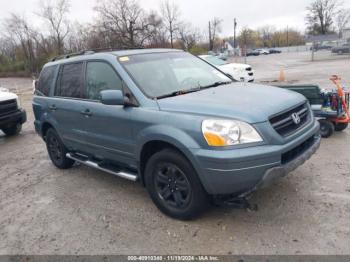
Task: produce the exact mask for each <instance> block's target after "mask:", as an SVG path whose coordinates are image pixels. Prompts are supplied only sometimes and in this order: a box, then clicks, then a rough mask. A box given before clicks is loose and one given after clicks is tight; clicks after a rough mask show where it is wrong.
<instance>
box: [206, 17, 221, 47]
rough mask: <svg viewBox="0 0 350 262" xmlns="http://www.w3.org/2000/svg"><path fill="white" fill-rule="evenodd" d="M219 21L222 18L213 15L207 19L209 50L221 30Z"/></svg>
mask: <svg viewBox="0 0 350 262" xmlns="http://www.w3.org/2000/svg"><path fill="white" fill-rule="evenodd" d="M221 23H222V20H221V19H219V18H217V17H214V19H213V20H211V21H209V28H208V30H209V50H213V49H214V43H215V40H216V37H217V34H218V33H220V32H221Z"/></svg>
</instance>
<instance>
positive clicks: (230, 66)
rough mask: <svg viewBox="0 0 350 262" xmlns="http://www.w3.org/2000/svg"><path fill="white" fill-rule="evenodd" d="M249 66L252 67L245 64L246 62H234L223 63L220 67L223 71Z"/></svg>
mask: <svg viewBox="0 0 350 262" xmlns="http://www.w3.org/2000/svg"><path fill="white" fill-rule="evenodd" d="M248 67H251V66H249V65H245V64H235V63H232V64H226V65H221V66H219V68H220V69H221V70H222V71H224V72H225V71H228V70H229V71H232V70H245V69H246V68H248Z"/></svg>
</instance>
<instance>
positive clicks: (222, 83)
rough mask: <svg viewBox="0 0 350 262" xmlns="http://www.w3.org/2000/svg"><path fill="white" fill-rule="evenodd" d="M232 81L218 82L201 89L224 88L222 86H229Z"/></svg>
mask: <svg viewBox="0 0 350 262" xmlns="http://www.w3.org/2000/svg"><path fill="white" fill-rule="evenodd" d="M231 83H232V81H218V82H215V83H212V84H210V85H206V86H201V87H200V88H201V89H207V88H211V87H217V86H222V85H228V84H231Z"/></svg>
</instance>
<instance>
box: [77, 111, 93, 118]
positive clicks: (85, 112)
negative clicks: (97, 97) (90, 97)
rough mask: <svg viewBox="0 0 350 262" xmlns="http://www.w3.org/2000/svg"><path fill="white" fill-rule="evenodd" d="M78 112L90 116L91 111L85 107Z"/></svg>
mask: <svg viewBox="0 0 350 262" xmlns="http://www.w3.org/2000/svg"><path fill="white" fill-rule="evenodd" d="M80 114H82V115H84V116H86V117H90V116H92V112H91V111H90V109H86V110H83V111H81V112H80Z"/></svg>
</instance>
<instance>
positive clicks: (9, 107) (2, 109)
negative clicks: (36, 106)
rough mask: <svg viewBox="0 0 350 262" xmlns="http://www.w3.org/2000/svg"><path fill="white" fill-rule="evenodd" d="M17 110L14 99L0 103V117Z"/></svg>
mask: <svg viewBox="0 0 350 262" xmlns="http://www.w3.org/2000/svg"><path fill="white" fill-rule="evenodd" d="M17 109H18V106H17V101H16V99H12V100H7V101H2V102H0V116H4V115H7V114H10V113H12V112H15V111H16V110H17Z"/></svg>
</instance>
